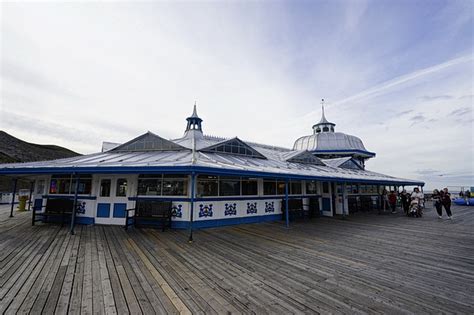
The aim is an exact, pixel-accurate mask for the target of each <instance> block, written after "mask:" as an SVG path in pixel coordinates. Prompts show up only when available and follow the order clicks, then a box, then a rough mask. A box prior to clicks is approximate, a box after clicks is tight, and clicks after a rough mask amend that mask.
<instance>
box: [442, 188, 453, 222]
mask: <svg viewBox="0 0 474 315" xmlns="http://www.w3.org/2000/svg"><path fill="white" fill-rule="evenodd" d="M441 196H442V197H441V203H442V205H443V207H444V210H446V214H447V215H448V219H449V220H451V219H452V216H453V215H452V213H451V194H450V193H449V191H448V188H444V189H443V194H442V195H441Z"/></svg>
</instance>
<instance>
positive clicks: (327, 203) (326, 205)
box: [323, 198, 331, 211]
mask: <svg viewBox="0 0 474 315" xmlns="http://www.w3.org/2000/svg"><path fill="white" fill-rule="evenodd" d="M323 211H331V198H323Z"/></svg>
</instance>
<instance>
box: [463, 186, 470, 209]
mask: <svg viewBox="0 0 474 315" xmlns="http://www.w3.org/2000/svg"><path fill="white" fill-rule="evenodd" d="M469 199H471V191H470V190H466V191H465V192H464V201H465V202H466V206H469V201H470V200H469Z"/></svg>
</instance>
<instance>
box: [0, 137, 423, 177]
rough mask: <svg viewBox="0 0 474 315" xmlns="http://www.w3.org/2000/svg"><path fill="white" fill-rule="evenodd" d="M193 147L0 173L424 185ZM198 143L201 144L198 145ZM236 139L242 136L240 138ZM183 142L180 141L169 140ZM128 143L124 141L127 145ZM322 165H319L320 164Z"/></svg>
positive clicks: (276, 155) (273, 155) (291, 157)
mask: <svg viewBox="0 0 474 315" xmlns="http://www.w3.org/2000/svg"><path fill="white" fill-rule="evenodd" d="M195 140H196V142H197V147H203V149H202V150H197V151H196V152H195V153H194V155H195V159H194V161H193V151H192V150H190V149H188V148H186V147H185V146H183V149H180V150H173V151H170V150H168V151H167V150H148V151H125V152H124V151H120V150H111V151H107V152H102V153H94V154H89V155H83V156H78V157H72V158H66V159H59V160H52V161H42V162H30V163H12V164H0V175H19V174H28V175H34V174H66V173H67V174H71V173H78V174H79V173H92V174H93V173H96V174H102V173H115V174H124V173H128V174H131V173H153V172H165V173H191V172H198V173H207V174H221V175H240V176H261V177H279V178H294V179H314V180H327V181H345V182H367V183H379V184H387V185H389V184H398V185H424V183H423V182H421V181H415V180H409V179H403V178H396V177H392V176H388V175H384V174H379V173H375V172H371V171H367V170H355V169H345V168H340V167H337V166H331V165H328V164H330V163H328V164H323V163H321V160H319V159H317V158H316V160H314V162H311V161H310V160H308V159H306V160H303V161H298V157H300V158H303V157H305V153H304V152H306V151H293V150H289V149H283V148H278V147H276V148H275V147H271V146H266V145H259V144H254V143H249V142H246V145H247V146H249V147H250V148H252V149H253V150H255V151H256V152H258V153H259V154H261V155H262V156H264V157H265V158H264V159H263V158H258V157H255V156H246V155H240V154H232V153H224V152H214V151H210V150H208V149H207V145H209V144H211V145H216V144H218V143H222V138H216V137H209V136H204V135H203V136H202V138H201V140H200V139H195ZM201 141H202V143H201ZM240 141H241V140H240ZM173 142H175V143H180V144H181V145H183V142H182V141H177V140H174V141H173ZM130 144H131V143H128V145H130ZM321 164H322V165H321Z"/></svg>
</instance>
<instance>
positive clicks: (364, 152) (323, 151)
mask: <svg viewBox="0 0 474 315" xmlns="http://www.w3.org/2000/svg"><path fill="white" fill-rule="evenodd" d="M333 152H335V153H349V154H350V153H362V154H367V155H371V156H372V157H374V156H375V155H376V154H375V153H374V152H370V151H364V150H357V149H355V150H313V151H311V153H333Z"/></svg>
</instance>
